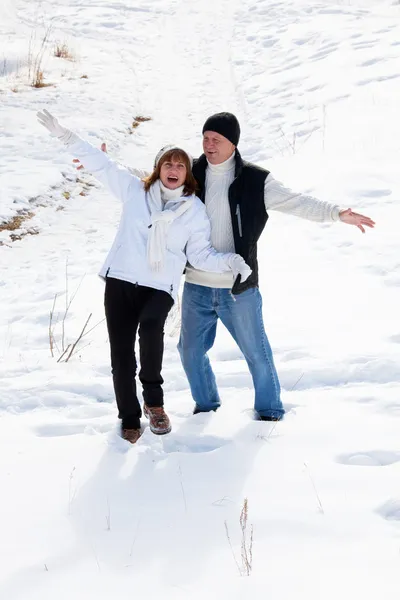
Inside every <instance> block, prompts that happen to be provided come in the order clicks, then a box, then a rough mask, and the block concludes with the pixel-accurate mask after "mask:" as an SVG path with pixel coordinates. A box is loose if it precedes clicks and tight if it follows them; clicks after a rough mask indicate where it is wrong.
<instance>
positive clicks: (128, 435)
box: [121, 429, 142, 444]
mask: <svg viewBox="0 0 400 600" xmlns="http://www.w3.org/2000/svg"><path fill="white" fill-rule="evenodd" d="M141 435H142V432H141V431H140V429H122V430H121V437H122V438H123V439H124V440H126V441H127V442H130V443H131V444H136V442H137V441H138V439H139V438H140V436H141Z"/></svg>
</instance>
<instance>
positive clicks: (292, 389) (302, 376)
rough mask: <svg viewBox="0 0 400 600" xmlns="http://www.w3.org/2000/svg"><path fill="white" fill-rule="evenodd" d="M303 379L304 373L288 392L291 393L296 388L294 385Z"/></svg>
mask: <svg viewBox="0 0 400 600" xmlns="http://www.w3.org/2000/svg"><path fill="white" fill-rule="evenodd" d="M303 377H304V371H303V373H302V374H301V375H300V377H299V378H298V380H297V381H296V383H295V384H294V385H293V386H292V387H291V389H290V391H291V392H293V390H294V388H295V387H296V385H297V384H298V383H300V381H301V380H302V379H303Z"/></svg>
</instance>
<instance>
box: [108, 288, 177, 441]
mask: <svg viewBox="0 0 400 600" xmlns="http://www.w3.org/2000/svg"><path fill="white" fill-rule="evenodd" d="M173 303H174V301H173V299H172V298H171V296H170V295H169V294H168V293H167V292H163V291H161V290H155V289H153V288H150V287H144V286H141V285H136V284H133V283H129V282H128V281H122V280H120V279H113V278H111V277H107V278H106V290H105V295H104V306H105V312H106V320H107V328H108V336H109V339H110V347H111V368H112V375H113V382H114V391H115V397H116V400H117V406H118V413H119V414H118V416H119V418H120V419H122V427H123V428H126V429H137V428H139V427H140V417H141V416H142V411H141V408H140V404H139V401H138V398H137V395H136V381H135V376H136V368H137V363H136V357H135V340H136V332H137V330H138V327H139V348H140V372H139V379H140V381H141V383H142V386H143V399H144V401H145V403H146V404H147V405H148V406H163V403H164V399H163V390H162V387H161V385H162V384H163V383H164V380H163V378H162V377H161V367H162V359H163V352H164V324H165V321H166V319H167V316H168V313H169V311H170V309H171V307H172V305H173Z"/></svg>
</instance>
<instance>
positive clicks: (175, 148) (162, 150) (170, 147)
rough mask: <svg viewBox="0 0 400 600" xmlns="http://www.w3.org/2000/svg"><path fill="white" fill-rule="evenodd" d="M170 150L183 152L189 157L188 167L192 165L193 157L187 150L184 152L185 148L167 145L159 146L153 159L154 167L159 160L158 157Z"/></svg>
mask: <svg viewBox="0 0 400 600" xmlns="http://www.w3.org/2000/svg"><path fill="white" fill-rule="evenodd" d="M170 150H178V151H179V152H184V153H185V154H186V155H187V157H188V159H189V162H190V168H192V167H193V157H192V156H191V155H190V154H189V152H186V150H183V149H182V148H179V146H174V145H169V146H164V147H163V148H161V150H159V151H158V153H157V156H156V158H155V160H154V168H156V166H157V165H158V163H159V162H160V159H161V158H162V157H163V156H164V154H166V153H167V152H169V151H170Z"/></svg>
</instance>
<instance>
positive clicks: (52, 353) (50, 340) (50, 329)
mask: <svg viewBox="0 0 400 600" xmlns="http://www.w3.org/2000/svg"><path fill="white" fill-rule="evenodd" d="M56 300H57V294H56V295H55V296H54V300H53V307H52V309H51V311H50V321H49V343H50V352H51V356H52V357H54V334H53V315H54V309H55V306H56Z"/></svg>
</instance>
